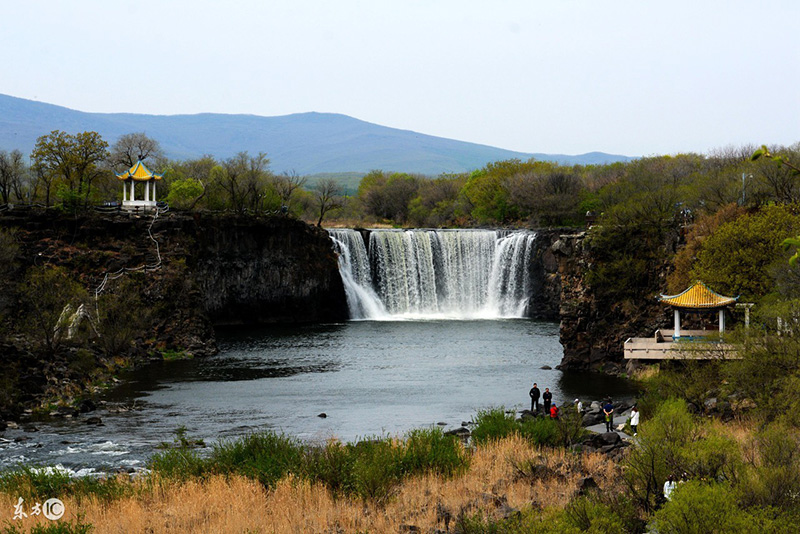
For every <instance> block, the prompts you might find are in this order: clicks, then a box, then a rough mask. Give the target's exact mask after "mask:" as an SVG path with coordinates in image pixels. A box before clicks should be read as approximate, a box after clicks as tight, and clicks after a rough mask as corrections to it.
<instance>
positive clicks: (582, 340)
mask: <svg viewBox="0 0 800 534" xmlns="http://www.w3.org/2000/svg"><path fill="white" fill-rule="evenodd" d="M585 237H586V232H583V231H581V232H575V233H571V234H562V235H561V236H559V238H558V239H557V240H554V241H553V244H552V245H551V247H550V249H551V251H552V253H553V254H554V255H555V257H556V259H557V262H558V275H559V277H558V278H559V283H560V305H559V313H558V315H559V318H560V321H561V324H560V331H559V336H560V341H561V345H562V346H563V347H564V356H563V359H562V360H561V364H560V365H559V366H558V368H559V369H562V370H583V371H586V370H593V371H605V372H612V373H613V372H621V371H622V370H623V369H624V361H623V358H622V356H623V343H624V342H625V340H626V339H628V338H629V337H639V336H649V335H651V334H652V333H653V332H654V331H655V330H657V329H658V328H664V327H668V326H669V317H668V314H666V313H665V312H664V310H663V309H662V307H661V306H660V305H659V304H658V302H657V301H656V299H655V298H642V299H639V300H637V301H630V300H626V301H622V302H618V301H613V300H609V299H603V298H599V297H598V296H597V295H596V294H595V293H594V292H593V291H592V288H591V287H590V285H589V284H588V283H587V279H586V275H587V273H588V271H589V268H590V265H591V262H592V261H593V259H592V254H591V251H590V250H587V248H586V247H585V246H584V243H585Z"/></svg>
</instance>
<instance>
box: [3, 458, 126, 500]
mask: <svg viewBox="0 0 800 534" xmlns="http://www.w3.org/2000/svg"><path fill="white" fill-rule="evenodd" d="M0 492H2V493H6V494H8V495H14V496H17V497H22V498H23V499H25V500H36V499H39V500H46V499H50V498H52V497H64V496H67V495H69V496H71V497H75V498H77V499H81V498H82V497H85V496H92V497H94V498H97V499H100V500H113V499H116V498H119V497H122V496H124V495H128V494H129V493H130V492H131V487H130V486H129V485H128V484H126V483H125V482H124V481H123V480H121V479H119V478H117V477H99V478H95V477H80V478H72V477H71V476H70V475H69V473H68V472H67V471H66V470H64V469H62V468H59V467H50V466H46V467H32V466H22V467H19V468H17V469H12V470H10V471H4V472H2V473H0Z"/></svg>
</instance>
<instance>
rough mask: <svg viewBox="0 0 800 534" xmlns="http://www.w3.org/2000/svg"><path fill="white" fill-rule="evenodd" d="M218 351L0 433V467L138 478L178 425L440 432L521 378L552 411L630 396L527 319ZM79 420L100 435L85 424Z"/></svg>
mask: <svg viewBox="0 0 800 534" xmlns="http://www.w3.org/2000/svg"><path fill="white" fill-rule="evenodd" d="M220 348H221V350H220V352H219V354H217V355H216V356H213V357H209V358H202V359H201V358H198V359H194V360H183V361H169V362H156V363H152V364H150V365H147V366H145V367H142V368H140V369H137V370H134V371H131V372H128V373H126V374H124V375H122V376H121V377H120V378H121V379H122V382H121V384H120V385H119V386H118V387H117V388H115V389H113V390H111V391H109V392H108V393H107V394H106V395H105V396H104V397H103V401H104V404H101V405H100V408H99V409H98V410H97V412H93V413H90V414H85V415H82V416H80V417H78V418H75V419H64V420H55V421H49V422H33V423H30V424H24V425H21V428H19V429H8V430H6V431H5V432H4V433H2V434H0V438H2V439H1V440H0V468H5V467H10V466H13V465H16V464H20V463H23V464H26V465H33V464H45V465H61V466H63V467H64V468H65V469H67V470H69V471H71V472H74V473H79V474H92V473H96V472H107V471H114V470H117V469H120V468H122V469H134V470H138V469H141V468H143V467H144V466H145V465H146V462H147V459H148V458H149V457H150V455H152V454H153V452H155V451H156V447H157V446H158V445H159V443H161V442H170V441H172V439H173V438H174V432H175V430H176V429H177V428H179V427H185V428H186V430H187V434H188V435H189V436H190V437H193V438H199V439H203V440H204V441H205V442H206V443H207V444H208V445H211V444H213V443H214V442H215V441H216V440H219V439H227V438H235V437H237V436H241V435H244V434H246V433H247V432H252V431H257V430H262V429H270V430H274V431H277V432H283V433H286V434H290V435H292V436H295V437H297V438H300V439H303V440H306V441H311V442H322V441H324V440H327V439H329V438H332V437H336V438H338V439H341V440H345V441H352V440H356V439H359V438H363V437H370V436H381V435H401V434H402V433H404V432H406V431H407V430H410V429H413V428H419V427H427V426H431V425H436V424H437V423H440V422H441V423H446V425H444V426H443V428H445V429H449V428H454V427H457V426H460V425H461V423H462V422H464V421H470V420H471V419H472V418H473V417H474V416H475V414H476V413H477V412H478V410H481V409H486V408H489V407H497V406H504V407H506V408H507V409H516V410H519V409H522V408H526V407H529V400H528V390H529V389H530V387H531V384H532V382H533V381H537V382H538V384H539V386H540V388H541V389H542V391H544V388H545V387H549V388H550V389H551V391H553V398H554V400H555V401H556V402H557V403H559V404H562V403H565V402H566V403H570V402H571V401H572V400H573V399H574V398H576V397H580V398H581V399H583V400H584V401H586V400H591V399H598V398H601V397H602V396H605V395H608V394H612V395H631V394H633V391H632V390H631V387H630V385H629V384H628V383H627V382H625V381H623V380H619V379H615V378H613V377H606V376H603V375H597V374H573V373H562V372H561V371H558V370H555V366H556V365H557V364H558V363H559V362H560V360H561V346H560V344H559V342H558V325H557V324H556V323H552V322H536V321H531V320H528V319H506V320H493V321H487V320H422V321H419V320H418V321H351V322H347V323H342V324H327V325H314V326H295V327H285V326H284V327H261V328H255V329H235V330H228V331H223V332H221V333H220ZM546 366H547V367H551V368H552V369H550V370H545V369H542V367H546ZM321 413H325V414H326V415H327V417H325V418H322V417H318V415H319V414H321ZM89 416H99V417H100V418H101V419H102V422H103V426H93V425H87V424H86V423H85V421H86V419H87V417H89ZM33 429H36V431H31V430H33Z"/></svg>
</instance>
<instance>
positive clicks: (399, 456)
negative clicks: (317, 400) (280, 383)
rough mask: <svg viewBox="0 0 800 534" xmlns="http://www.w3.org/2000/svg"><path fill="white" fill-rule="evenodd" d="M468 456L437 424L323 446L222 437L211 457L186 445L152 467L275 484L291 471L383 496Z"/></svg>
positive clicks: (262, 436)
mask: <svg viewBox="0 0 800 534" xmlns="http://www.w3.org/2000/svg"><path fill="white" fill-rule="evenodd" d="M468 461H469V458H468V456H467V454H466V452H465V451H464V449H463V447H462V446H461V445H460V443H459V442H458V439H457V438H455V437H454V436H446V435H444V434H443V433H442V431H441V430H439V429H422V430H414V431H411V432H409V433H408V434H407V435H406V438H405V439H404V440H401V441H395V440H391V439H388V438H379V439H371V440H363V441H360V442H358V443H347V444H342V443H339V442H335V441H332V442H330V443H328V444H326V445H324V446H313V445H304V444H302V443H301V442H299V441H298V440H295V439H293V438H290V437H287V436H284V435H281V434H276V433H274V432H259V433H254V434H249V435H247V436H244V437H242V438H239V439H235V440H228V441H222V442H220V443H218V444H217V445H215V446H214V448H213V451H212V452H211V454H210V455H209V456H208V457H207V458H202V457H201V456H200V455H198V454H197V453H196V452H195V451H193V450H191V449H189V448H186V447H179V448H175V449H170V450H167V451H164V452H162V453H159V454H156V455H154V456H153V458H152V459H151V461H150V464H149V466H150V468H151V469H152V470H153V471H154V472H155V473H156V474H158V475H160V476H163V477H166V478H172V479H177V480H186V479H190V478H195V477H204V476H208V475H212V474H224V475H229V474H236V475H241V476H245V477H248V478H251V479H253V480H258V481H259V482H260V483H261V484H263V485H264V486H265V487H274V485H275V483H276V482H278V480H280V479H281V478H283V477H285V476H286V475H287V474H289V473H292V474H294V475H295V476H298V477H302V478H305V479H307V480H310V481H312V482H321V483H323V484H325V485H326V486H327V487H328V488H329V489H330V490H331V491H332V492H333V493H334V494H337V495H347V496H357V497H361V498H363V499H371V500H382V499H385V498H387V497H388V496H389V495H390V494H391V491H392V489H393V488H394V487H395V485H396V484H398V483H399V482H401V481H402V480H403V479H404V478H406V477H409V476H413V475H417V474H421V473H427V472H435V473H439V474H442V475H444V476H450V475H453V474H455V473H457V472H459V471H460V470H462V469H464V468H466V466H467V464H468Z"/></svg>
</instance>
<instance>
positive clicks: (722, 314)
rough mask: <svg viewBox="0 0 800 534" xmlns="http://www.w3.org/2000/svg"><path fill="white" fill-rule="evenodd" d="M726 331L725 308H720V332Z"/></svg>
mask: <svg viewBox="0 0 800 534" xmlns="http://www.w3.org/2000/svg"><path fill="white" fill-rule="evenodd" d="M723 332H725V308H720V309H719V333H720V334H722V333H723Z"/></svg>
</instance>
